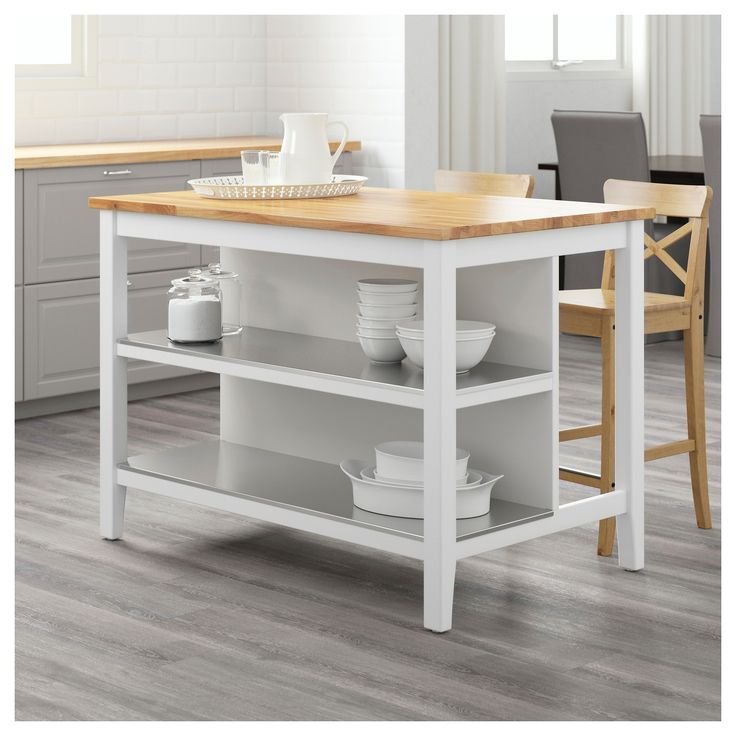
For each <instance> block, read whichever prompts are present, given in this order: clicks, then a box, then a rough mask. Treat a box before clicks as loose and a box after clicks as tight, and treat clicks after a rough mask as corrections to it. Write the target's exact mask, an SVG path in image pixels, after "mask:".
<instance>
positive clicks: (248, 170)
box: [240, 151, 266, 187]
mask: <svg viewBox="0 0 736 736" xmlns="http://www.w3.org/2000/svg"><path fill="white" fill-rule="evenodd" d="M261 153H263V151H241V152H240V161H241V162H242V164H243V183H244V184H245V186H247V187H254V186H263V185H264V184H265V183H266V170H265V169H264V167H263V164H262V163H261Z"/></svg>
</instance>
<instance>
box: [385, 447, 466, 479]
mask: <svg viewBox="0 0 736 736" xmlns="http://www.w3.org/2000/svg"><path fill="white" fill-rule="evenodd" d="M469 457H470V453H469V452H468V451H467V450H463V449H462V448H461V447H458V448H457V450H456V453H455V459H456V461H457V465H456V468H455V478H456V480H457V481H458V482H460V481H461V480H462V479H463V478H464V477H465V475H466V473H467V472H468V458H469ZM375 472H376V473H378V474H379V475H380V476H382V477H384V478H395V479H396V481H397V482H398V483H405V482H406V481H414V482H419V483H423V482H424V442H416V441H414V440H393V441H391V442H381V444H380V445H376V469H375Z"/></svg>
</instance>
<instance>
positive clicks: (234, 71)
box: [216, 61, 252, 87]
mask: <svg viewBox="0 0 736 736" xmlns="http://www.w3.org/2000/svg"><path fill="white" fill-rule="evenodd" d="M251 79H252V69H251V65H250V64H249V63H248V62H245V61H222V62H219V63H218V64H217V69H216V84H217V85H218V86H220V87H235V86H237V85H240V84H250V82H251Z"/></svg>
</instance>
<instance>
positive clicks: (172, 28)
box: [139, 15, 177, 38]
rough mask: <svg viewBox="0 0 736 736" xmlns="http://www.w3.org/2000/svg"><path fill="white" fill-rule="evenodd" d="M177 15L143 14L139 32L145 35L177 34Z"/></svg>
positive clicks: (162, 35)
mask: <svg viewBox="0 0 736 736" xmlns="http://www.w3.org/2000/svg"><path fill="white" fill-rule="evenodd" d="M176 25H177V17H176V16H175V15H141V16H140V26H139V33H141V35H143V36H156V37H157V38H161V37H164V36H176Z"/></svg>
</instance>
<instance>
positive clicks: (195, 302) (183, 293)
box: [168, 268, 222, 343]
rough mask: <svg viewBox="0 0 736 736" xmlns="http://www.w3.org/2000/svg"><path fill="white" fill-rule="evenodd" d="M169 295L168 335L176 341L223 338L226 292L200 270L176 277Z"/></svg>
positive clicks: (211, 340)
mask: <svg viewBox="0 0 736 736" xmlns="http://www.w3.org/2000/svg"><path fill="white" fill-rule="evenodd" d="M168 295H169V330H168V338H169V340H171V341H172V342H182V343H189V342H215V341H217V340H219V339H220V338H221V337H222V292H221V290H220V285H219V284H218V283H217V281H215V279H211V278H207V277H205V276H202V272H201V271H200V270H199V269H198V268H197V269H192V270H191V271H189V276H186V277H185V278H183V279H174V280H173V281H172V282H171V288H170V289H169V291H168Z"/></svg>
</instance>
